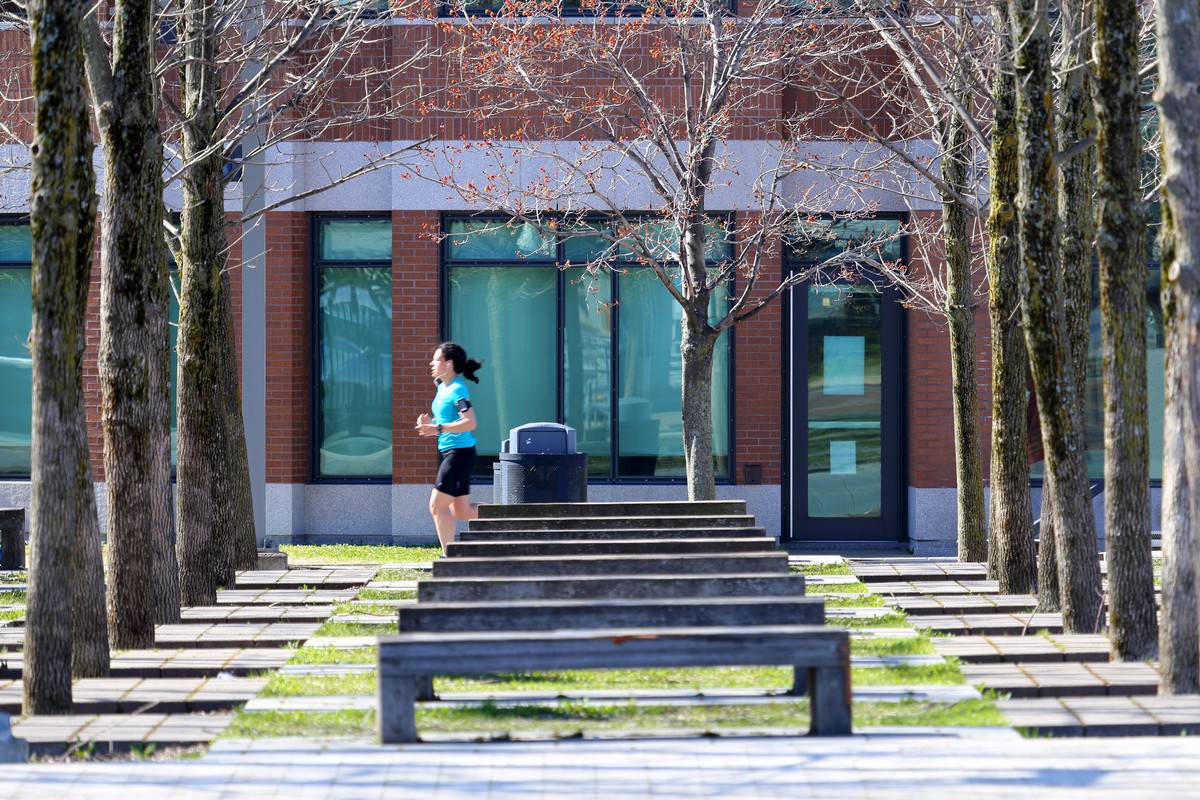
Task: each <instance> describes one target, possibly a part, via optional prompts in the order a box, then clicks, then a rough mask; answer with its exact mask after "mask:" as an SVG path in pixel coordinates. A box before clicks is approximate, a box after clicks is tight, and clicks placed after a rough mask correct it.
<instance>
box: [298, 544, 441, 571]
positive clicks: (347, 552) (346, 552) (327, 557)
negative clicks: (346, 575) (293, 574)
mask: <svg viewBox="0 0 1200 800" xmlns="http://www.w3.org/2000/svg"><path fill="white" fill-rule="evenodd" d="M279 549H280V550H282V551H283V552H285V553H287V557H288V563H289V564H290V565H292V566H319V565H326V564H397V563H399V564H402V563H406V562H419V561H432V560H433V559H434V558H436V557H437V556H438V555H439V554H440V553H441V549H440V548H438V547H396V546H392V545H370V544H288V545H283V546H281V547H280V548H279Z"/></svg>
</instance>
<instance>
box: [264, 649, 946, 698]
mask: <svg viewBox="0 0 1200 800" xmlns="http://www.w3.org/2000/svg"><path fill="white" fill-rule="evenodd" d="M372 655H373V654H372ZM291 663H314V662H297V661H296V660H295V659H293V660H292V662H291ZM319 663H328V662H319ZM338 663H371V662H370V661H369V660H366V659H364V660H363V661H343V662H338ZM851 681H852V683H853V684H854V685H855V686H899V685H914V686H917V685H926V686H928V685H935V686H953V685H957V684H961V683H962V682H963V677H962V673H961V672H959V669H958V665H957V664H956V663H955V662H953V661H948V662H946V663H944V664H936V665H929V666H924V665H922V666H910V665H899V666H891V667H855V668H854V669H853V670H852V675H851ZM791 685H792V670H791V669H790V668H789V667H720V668H711V667H704V668H694V669H625V670H564V671H561V672H537V673H529V674H518V673H505V674H500V675H463V676H454V677H439V678H437V679H436V680H435V686H436V687H437V691H439V692H519V691H541V692H555V693H557V692H564V691H584V690H597V689H631V690H632V689H640V690H646V689H696V690H714V689H733V688H738V689H744V688H760V687H761V688H773V689H780V688H783V689H786V688H787V687H789V686H791ZM263 692H264V694H266V695H267V696H270V697H298V696H321V695H350V694H373V693H374V692H375V673H374V672H373V671H372V672H366V673H361V674H357V675H329V676H307V675H305V676H294V675H293V676H283V675H274V676H272V677H271V680H270V682H269V683H268V684H267V687H266V688H265V689H264V690H263Z"/></svg>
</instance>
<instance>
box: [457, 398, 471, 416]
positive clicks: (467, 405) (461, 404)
mask: <svg viewBox="0 0 1200 800" xmlns="http://www.w3.org/2000/svg"><path fill="white" fill-rule="evenodd" d="M454 407H455V408H456V409H457V410H458V413H460V414H465V413H467V412H468V411H470V410H471V401H470V400H468V399H467V398H465V397H464V398H463V399H461V400H459V401H458V402H457V403H455V404H454Z"/></svg>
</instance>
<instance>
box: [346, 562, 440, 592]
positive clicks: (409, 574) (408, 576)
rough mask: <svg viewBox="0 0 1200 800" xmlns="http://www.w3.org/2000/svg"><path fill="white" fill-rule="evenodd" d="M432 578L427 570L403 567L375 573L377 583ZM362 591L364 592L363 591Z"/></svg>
mask: <svg viewBox="0 0 1200 800" xmlns="http://www.w3.org/2000/svg"><path fill="white" fill-rule="evenodd" d="M430 577H432V573H431V572H430V571H429V570H427V569H413V568H411V567H404V568H401V569H381V570H379V572H376V573H375V578H374V579H375V580H377V581H381V582H382V581H421V580H425V579H426V578H430ZM363 591H366V590H365V589H364V590H363Z"/></svg>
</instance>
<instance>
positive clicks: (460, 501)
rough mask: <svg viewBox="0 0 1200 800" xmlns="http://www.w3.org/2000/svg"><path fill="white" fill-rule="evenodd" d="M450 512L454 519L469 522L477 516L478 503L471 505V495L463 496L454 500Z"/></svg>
mask: <svg viewBox="0 0 1200 800" xmlns="http://www.w3.org/2000/svg"><path fill="white" fill-rule="evenodd" d="M450 511H451V513H453V514H454V518H455V519H461V520H462V521H463V522H469V521H471V520H473V519H475V518H476V517H478V516H479V503H472V502H471V495H469V494H464V495H463V496H462V497H456V498H454V503H453V505H451V506H450Z"/></svg>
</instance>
